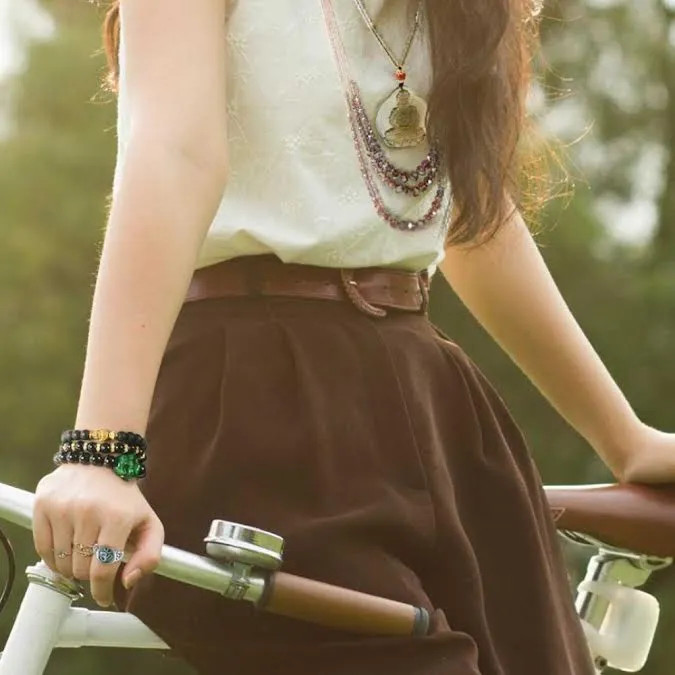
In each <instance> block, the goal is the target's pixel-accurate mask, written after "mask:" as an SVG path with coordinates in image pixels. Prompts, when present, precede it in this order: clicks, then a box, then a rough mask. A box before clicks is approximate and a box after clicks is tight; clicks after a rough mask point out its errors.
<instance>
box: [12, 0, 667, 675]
mask: <svg viewBox="0 0 675 675" xmlns="http://www.w3.org/2000/svg"><path fill="white" fill-rule="evenodd" d="M22 1H23V0H16V2H22ZM41 4H42V5H43V7H44V8H45V9H46V10H48V11H49V12H50V13H51V14H52V16H53V18H54V20H55V25H56V33H55V35H54V37H53V39H51V40H49V41H47V42H34V43H31V44H29V45H28V47H27V48H28V58H27V62H26V67H25V69H24V70H23V71H22V72H21V73H20V74H19V75H17V76H16V77H13V78H11V79H8V80H6V81H4V82H2V83H0V104H2V105H3V106H4V107H5V109H6V110H7V111H8V112H9V114H10V115H11V118H12V120H13V129H12V133H11V134H9V135H8V136H7V137H6V138H5V139H3V140H0V232H1V234H2V246H0V383H1V385H2V386H0V428H1V429H2V441H3V442H2V445H1V446H0V480H1V481H2V482H7V483H11V484H14V485H17V486H20V487H24V488H27V489H33V488H34V486H35V483H36V482H37V480H38V479H39V477H40V476H41V475H42V474H43V473H44V472H46V471H48V470H49V468H50V456H51V453H52V450H53V449H54V439H55V438H58V435H59V433H60V431H61V429H62V428H63V427H64V426H67V425H68V421H69V420H71V419H72V418H73V414H74V408H75V403H76V396H77V392H78V384H79V377H80V374H81V368H82V357H83V351H84V344H85V336H86V328H87V314H88V305H89V300H90V296H91V291H92V286H93V281H94V273H95V269H96V260H97V250H98V246H99V243H100V240H101V237H102V231H103V226H104V223H105V212H106V198H107V194H108V192H109V189H110V182H111V175H112V169H113V163H114V148H115V135H114V103H113V102H112V101H111V100H109V98H107V97H106V96H104V95H102V94H100V93H98V84H99V81H100V77H101V74H102V64H103V59H102V57H101V56H100V54H98V55H97V48H98V37H99V28H98V23H99V20H100V13H97V11H96V10H95V9H93V8H92V7H91V6H90V5H88V4H86V3H83V2H78V1H77V0H69V1H65V2H64V1H58V0H43V1H42V2H41ZM546 15H547V19H546V21H545V24H544V39H545V52H544V53H545V57H546V59H545V63H546V66H547V71H546V75H545V77H544V79H543V83H542V84H543V85H544V86H545V87H546V88H547V91H548V93H549V94H553V97H552V100H551V101H550V103H549V108H550V109H551V110H552V112H553V118H554V119H557V120H561V119H562V120H563V121H566V122H567V123H566V124H565V125H563V127H564V128H562V130H561V132H560V133H561V135H562V137H563V139H564V140H568V141H571V140H574V139H578V141H577V142H576V143H574V144H572V145H570V147H569V148H568V155H569V161H570V165H571V167H572V172H573V174H574V175H575V177H576V178H577V179H579V180H577V185H576V189H575V192H574V195H573V197H572V198H571V199H567V200H557V201H555V202H553V203H552V204H551V206H550V207H549V209H548V210H547V212H546V214H545V226H546V227H545V229H544V234H543V235H541V236H540V241H541V244H542V247H543V250H544V253H545V255H546V257H547V260H548V262H549V264H550V267H551V269H552V270H553V273H554V275H555V277H556V279H557V281H558V283H559V285H560V287H561V288H562V290H563V292H564V294H565V297H566V298H567V300H568V302H569V304H570V305H571V307H572V308H573V310H574V312H575V314H576V315H577V317H578V319H579V321H580V322H581V324H582V326H583V328H584V329H585V331H586V332H587V334H588V336H589V337H590V339H591V340H592V342H593V343H594V344H595V346H596V347H597V349H598V350H599V352H600V353H601V355H602V357H603V359H604V360H605V362H606V363H607V365H608V366H609V368H610V369H611V371H612V373H613V374H614V375H615V377H616V378H617V380H618V382H619V383H620V385H621V386H622V387H623V388H624V390H625V391H626V393H627V395H628V396H629V398H630V400H631V402H632V403H633V405H634V406H635V407H636V409H637V410H638V411H639V413H640V415H641V416H642V417H643V419H644V420H645V421H647V422H649V423H651V424H653V425H656V426H660V427H662V428H666V429H670V430H675V419H674V415H673V405H672V400H671V398H672V395H673V393H674V392H675V361H674V360H673V358H672V354H673V345H674V344H675V58H674V56H673V43H672V41H673V36H674V35H675V11H674V10H673V6H672V4H669V3H668V2H666V1H665V0H616V1H615V2H603V3H597V2H591V1H590V0H588V2H586V0H564V2H560V3H557V4H556V3H554V4H552V5H550V6H548V8H547V13H546ZM556 128H557V127H556ZM650 153H651V154H650ZM650 156H651V157H654V156H656V157H658V158H659V160H658V161H659V162H660V164H657V165H656V166H657V169H656V170H655V171H653V174H654V176H653V179H652V180H651V181H648V182H647V184H646V185H645V181H644V180H641V179H642V178H644V175H642V174H644V172H645V171H646V172H647V173H649V172H648V171H647V170H646V169H644V167H645V166H646V165H645V164H644V162H645V158H648V157H650ZM645 192H646V193H647V194H648V196H649V197H650V198H653V202H654V205H655V208H656V212H657V217H656V219H655V228H654V231H653V233H652V234H651V235H649V236H647V237H645V238H644V239H643V240H642V241H641V242H640V243H639V244H632V245H626V244H619V243H618V242H617V239H616V237H614V236H613V235H614V228H613V222H612V219H611V218H610V217H607V216H605V217H604V218H602V219H601V218H600V217H599V215H598V214H599V213H607V211H602V209H601V207H602V205H603V204H606V203H607V202H608V201H609V202H611V203H613V204H615V206H616V207H617V208H618V209H619V210H621V209H622V208H625V204H627V203H628V202H629V201H630V200H631V199H636V198H637V199H641V198H643V197H644V195H645ZM614 212H615V213H616V211H614ZM514 302H517V299H515V298H514ZM433 314H434V317H435V318H436V320H437V321H438V322H439V323H440V324H441V325H442V327H443V328H444V330H445V331H446V332H448V333H449V334H451V335H452V336H453V337H454V338H455V339H457V340H458V341H459V342H460V344H462V345H463V346H464V347H465V349H466V350H467V351H468V352H469V353H470V354H471V355H472V356H473V357H474V358H475V359H476V360H477V361H478V363H479V364H480V366H481V367H482V368H483V369H484V370H485V371H486V372H487V374H488V375H489V376H490V378H491V379H492V380H493V382H495V384H496V385H497V387H498V388H499V389H500V391H501V392H502V394H503V395H504V397H505V398H506V400H507V401H508V403H509V405H510V406H511V408H512V410H513V412H514V414H515V415H516V417H517V419H518V420H519V422H520V423H521V425H522V426H523V428H524V429H525V431H526V433H527V436H528V438H529V441H530V444H531V447H532V451H533V453H534V454H535V456H536V458H537V461H538V463H539V466H540V468H541V471H542V474H543V476H544V479H545V481H546V482H548V483H581V482H598V481H604V480H608V479H609V475H608V474H607V472H606V470H605V469H604V467H603V466H602V465H601V464H600V462H599V461H598V460H597V459H596V458H595V457H594V455H593V453H592V452H591V451H590V450H589V448H588V447H586V445H585V444H584V442H583V441H582V440H580V439H579V438H578V437H577V436H576V435H575V434H574V432H572V431H571V430H570V429H569V428H568V427H567V426H566V425H565V424H564V423H563V422H562V421H561V420H560V419H559V418H558V417H557V416H556V415H555V414H554V413H553V412H552V411H551V410H550V408H549V407H548V405H547V404H546V403H545V402H544V401H543V400H542V399H541V397H540V396H539V395H538V394H537V393H536V391H534V389H533V387H532V386H531V385H530V384H529V383H528V382H527V381H526V380H525V379H524V378H523V377H522V375H520V373H519V372H518V371H517V370H516V369H515V368H514V366H513V365H512V364H511V363H510V362H509V361H508V359H507V358H506V357H505V356H504V355H503V354H502V353H500V352H499V350H498V349H497V348H496V347H495V346H494V344H492V343H491V341H490V339H489V338H488V337H487V336H486V335H485V334H484V333H483V332H482V331H481V330H480V329H479V328H478V327H477V325H476V324H475V322H474V321H473V319H472V318H471V317H470V316H469V315H468V314H467V312H466V311H465V310H464V308H463V307H462V306H461V305H460V303H459V302H458V301H457V299H456V298H455V297H454V296H453V295H452V293H451V292H450V291H449V290H448V289H447V287H445V286H444V285H443V283H442V282H437V283H436V285H435V288H434V293H433ZM553 347H555V346H553ZM10 534H11V535H13V539H14V541H15V543H16V545H17V552H18V556H19V565H20V567H23V566H25V565H26V564H28V563H30V562H31V561H32V558H33V554H32V552H31V547H30V540H29V536H28V535H27V534H26V533H20V532H18V531H15V530H14V529H12V530H10ZM504 555H508V552H504ZM570 562H571V565H572V567H575V565H578V563H579V561H578V556H577V555H576V554H573V555H571V557H570ZM21 588H23V584H21ZM19 590H21V589H19ZM651 590H652V591H654V592H656V593H657V594H658V596H659V598H660V600H661V601H662V606H663V615H662V622H661V626H660V629H659V633H658V636H657V641H656V644H655V647H654V651H653V654H652V657H651V659H650V662H649V664H648V666H647V667H646V668H645V671H644V672H645V673H646V674H647V675H668V674H669V673H670V672H672V671H671V668H672V666H673V664H674V663H675V645H674V644H673V642H672V641H671V640H669V639H668V636H669V635H670V634H671V633H672V631H673V629H674V628H675V577H674V576H673V575H671V574H669V573H662V574H661V575H660V577H659V578H655V580H654V581H653V582H652V585H651ZM18 600H19V592H18V591H17V592H15V594H14V602H13V603H12V606H11V607H10V608H9V609H8V610H7V611H6V612H5V614H4V616H2V617H0V643H2V642H4V639H5V636H6V634H7V632H8V630H9V626H10V621H11V617H12V616H13V614H14V612H15V610H16V607H17V604H18ZM514 611H517V608H514ZM669 666H670V667H669ZM121 669H124V670H125V672H127V673H129V675H132V674H136V673H146V674H150V673H159V672H162V673H169V674H170V673H185V672H187V671H186V670H185V669H184V668H183V667H182V666H179V665H178V664H175V663H173V662H172V661H170V660H167V659H165V658H164V657H162V656H159V655H157V654H142V655H138V654H132V653H127V652H116V653H115V658H114V659H113V658H111V654H110V653H109V652H106V651H91V650H79V651H78V652H76V653H70V652H64V653H60V654H58V655H57V656H56V657H55V658H54V659H53V661H52V663H51V665H50V668H49V670H48V672H49V673H53V674H54V675H58V674H59V673H62V674H64V675H65V674H66V673H68V674H69V675H78V674H80V673H81V674H84V673H93V672H95V673H101V674H102V675H104V674H106V673H110V674H111V675H112V673H117V672H119V671H120V670H121Z"/></svg>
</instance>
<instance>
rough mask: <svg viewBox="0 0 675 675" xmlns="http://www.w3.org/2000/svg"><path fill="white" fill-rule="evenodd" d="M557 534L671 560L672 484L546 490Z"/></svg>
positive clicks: (674, 527)
mask: <svg viewBox="0 0 675 675" xmlns="http://www.w3.org/2000/svg"><path fill="white" fill-rule="evenodd" d="M545 490H546V496H547V498H548V502H549V504H550V505H551V511H552V512H553V517H554V519H555V522H556V526H557V527H558V529H559V530H568V531H572V532H578V533H580V534H587V535H590V536H591V537H593V538H595V539H599V540H600V541H602V542H603V543H605V544H609V545H610V546H614V547H617V548H622V549H627V550H629V551H632V552H634V553H644V554H646V555H651V556H658V557H663V558H670V557H673V558H675V485H662V486H657V485H649V486H648V485H629V484H620V485H589V486H579V487H576V486H550V487H546V488H545Z"/></svg>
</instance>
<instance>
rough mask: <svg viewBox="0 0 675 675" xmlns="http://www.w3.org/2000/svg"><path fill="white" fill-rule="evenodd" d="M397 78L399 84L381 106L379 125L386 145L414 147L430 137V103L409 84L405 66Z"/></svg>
mask: <svg viewBox="0 0 675 675" xmlns="http://www.w3.org/2000/svg"><path fill="white" fill-rule="evenodd" d="M396 79H397V80H398V81H399V84H398V85H397V86H396V88H395V89H394V90H393V91H392V92H391V93H390V94H389V96H387V98H386V99H385V100H384V101H383V102H382V103H381V104H380V106H379V108H378V109H377V112H376V114H375V128H376V129H377V132H378V134H379V136H380V139H381V141H382V143H383V144H384V145H385V146H386V147H388V148H390V149H401V148H414V147H417V146H418V145H421V144H422V143H424V141H425V140H426V138H427V130H426V118H427V104H426V102H425V101H424V99H422V98H421V97H419V96H417V95H416V94H414V93H413V92H412V91H410V89H408V88H407V87H406V86H405V80H406V73H405V71H404V70H403V69H402V68H399V69H398V70H397V71H396Z"/></svg>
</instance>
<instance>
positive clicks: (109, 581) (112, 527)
mask: <svg viewBox="0 0 675 675" xmlns="http://www.w3.org/2000/svg"><path fill="white" fill-rule="evenodd" d="M130 532H131V527H130V526H129V525H128V524H126V523H125V522H122V521H120V520H115V519H108V520H106V522H105V523H104V524H103V526H102V527H101V531H100V532H99V535H98V541H97V542H96V545H95V546H94V547H93V549H94V550H93V556H92V557H91V565H90V567H89V582H90V586H91V596H92V598H94V600H95V601H96V602H97V603H98V604H99V605H100V606H101V607H109V606H110V605H111V604H112V601H113V585H114V582H115V575H116V574H117V570H118V569H119V566H120V564H121V562H122V558H123V556H124V548H125V546H126V544H127V540H128V539H129V534H130Z"/></svg>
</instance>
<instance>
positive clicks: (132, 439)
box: [61, 429, 147, 450]
mask: <svg viewBox="0 0 675 675" xmlns="http://www.w3.org/2000/svg"><path fill="white" fill-rule="evenodd" d="M70 441H99V442H105V441H118V442H120V443H127V444H129V445H140V446H141V447H142V448H143V449H144V450H145V448H146V446H147V443H146V442H145V438H143V436H141V435H140V434H137V433H134V432H133V431H108V430H107V429H95V430H93V431H89V430H88V429H69V430H68V431H64V432H63V433H62V434H61V443H68V442H70Z"/></svg>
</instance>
